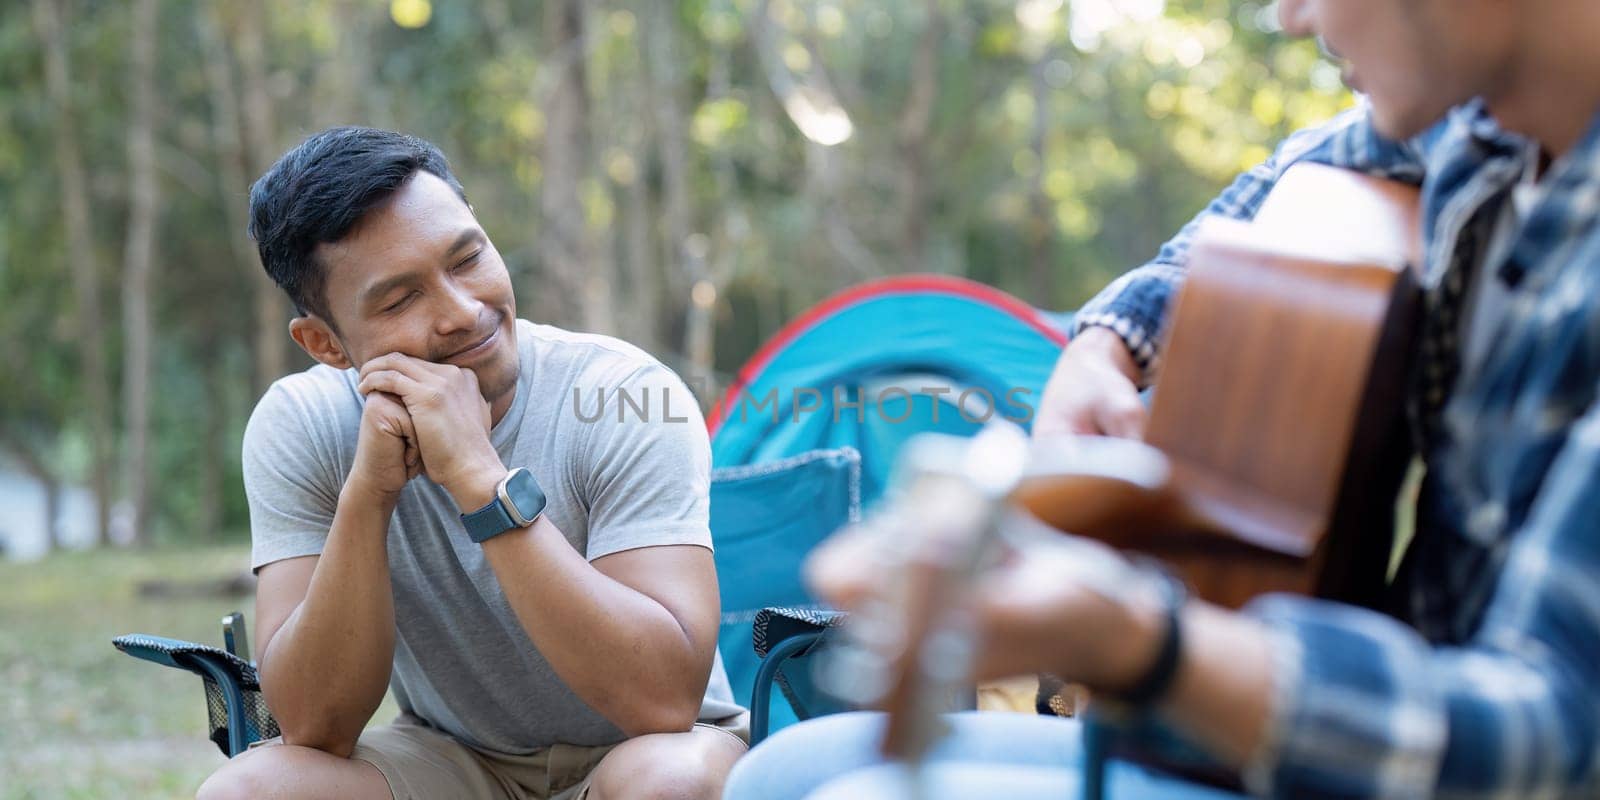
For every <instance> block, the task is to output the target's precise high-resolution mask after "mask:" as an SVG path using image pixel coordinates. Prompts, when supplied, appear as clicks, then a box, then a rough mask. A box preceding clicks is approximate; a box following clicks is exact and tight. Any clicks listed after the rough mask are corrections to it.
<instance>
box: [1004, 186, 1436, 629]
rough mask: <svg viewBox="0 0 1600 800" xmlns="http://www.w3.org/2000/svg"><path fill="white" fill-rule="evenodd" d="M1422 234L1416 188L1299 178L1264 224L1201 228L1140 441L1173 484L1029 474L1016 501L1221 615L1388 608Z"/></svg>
mask: <svg viewBox="0 0 1600 800" xmlns="http://www.w3.org/2000/svg"><path fill="white" fill-rule="evenodd" d="M1417 220H1418V213H1417V191H1416V189H1415V188H1414V187H1410V186H1406V185H1402V184H1397V183H1393V182H1388V181H1382V180H1379V179H1376V178H1370V177H1366V176H1362V175H1358V174H1355V173H1351V172H1346V171H1343V170H1337V169H1333V168H1330V167H1323V166H1319V165H1298V166H1295V167H1293V168H1291V169H1290V170H1289V171H1288V172H1287V173H1286V174H1285V175H1284V176H1283V178H1282V179H1281V180H1280V181H1279V183H1278V185H1277V186H1276V187H1275V188H1274V189H1273V191H1272V193H1271V195H1270V196H1269V197H1268V198H1267V200H1266V202H1265V204H1264V205H1263V207H1262V208H1261V209H1260V211H1259V213H1258V214H1257V215H1256V218H1255V220H1254V221H1253V222H1250V223H1243V222H1238V221H1234V220H1224V219H1214V220H1207V221H1205V222H1204V223H1202V227H1201V229H1200V231H1199V232H1198V234H1197V237H1196V239H1195V242H1194V245H1193V247H1192V249H1191V252H1190V263H1189V266H1188V272H1187V277H1186V279H1185V282H1184V286H1183V289H1182V292H1181V293H1180V295H1179V297H1178V299H1177V301H1176V308H1175V309H1174V312H1173V315H1172V322H1171V324H1170V326H1169V328H1168V330H1167V336H1166V342H1165V347H1163V349H1162V353H1163V355H1162V358H1161V363H1160V365H1159V374H1158V377H1157V379H1156V389H1155V397H1154V402H1153V405H1152V408H1151V411H1150V420H1149V424H1148V427H1147V430H1146V436H1145V440H1146V443H1147V444H1149V445H1151V446H1153V447H1154V448H1156V449H1157V450H1159V451H1160V452H1161V453H1162V454H1163V455H1165V457H1166V458H1167V459H1168V461H1169V463H1170V475H1169V479H1168V480H1167V482H1166V483H1165V485H1163V486H1161V487H1160V488H1158V489H1155V490H1151V491H1133V490H1132V489H1126V488H1125V489H1124V490H1123V492H1122V494H1123V495H1126V496H1118V495H1115V494H1113V495H1111V496H1108V495H1107V494H1105V492H1104V487H1101V491H1100V493H1099V495H1098V496H1086V495H1089V494H1090V492H1092V491H1094V490H1093V488H1092V487H1090V486H1086V485H1084V483H1083V481H1082V480H1081V478H1079V477H1078V476H1073V475H1065V474H1063V475H1051V474H1035V475H1033V476H1031V477H1029V478H1028V479H1026V480H1024V481H1023V483H1022V484H1021V486H1020V487H1019V488H1018V489H1017V490H1016V491H1015V492H1014V493H1013V499H1014V500H1016V501H1017V502H1019V503H1021V504H1022V505H1023V506H1025V507H1026V508H1027V509H1029V510H1030V511H1031V512H1032V513H1033V514H1034V515H1036V516H1038V517H1039V518H1041V519H1043V520H1044V521H1046V522H1048V523H1050V524H1051V525H1053V526H1055V527H1057V528H1059V529H1061V530H1064V531H1067V532H1070V533H1074V534H1078V535H1083V536H1089V537H1092V538H1097V539H1101V540H1103V541H1106V542H1108V543H1110V544H1112V545H1114V546H1117V547H1119V548H1124V549H1131V550H1137V551H1142V552H1145V553H1148V554H1150V555H1153V556H1155V557H1158V558H1160V559H1162V560H1164V561H1166V562H1167V563H1168V564H1169V565H1170V566H1172V567H1173V568H1174V569H1175V570H1176V571H1177V572H1178V573H1179V574H1180V576H1181V577H1183V578H1184V579H1185V580H1186V581H1187V582H1188V583H1189V585H1190V587H1191V588H1192V589H1193V590H1194V591H1195V592H1196V593H1197V594H1199V595H1200V596H1201V597H1204V598H1205V599H1207V600H1210V601H1212V602H1215V603H1218V604H1221V605H1224V606H1228V607H1237V606H1239V605H1241V604H1243V603H1244V602H1246V601H1248V600H1249V599H1250V598H1252V597H1254V596H1256V595H1258V594H1261V593H1264V592H1269V591H1291V592H1298V593H1303V594H1315V595H1319V596H1324V597H1329V598H1334V599H1339V600H1343V601H1346V602H1352V603H1358V604H1362V605H1369V606H1370V605H1374V604H1376V603H1377V602H1378V599H1379V595H1380V593H1381V591H1382V588H1383V585H1384V579H1385V575H1386V569H1387V565H1388V555H1389V550H1390V547H1391V540H1392V530H1391V528H1392V525H1391V521H1392V518H1393V510H1394V506H1393V503H1394V496H1395V491H1396V489H1397V487H1398V485H1399V482H1400V480H1401V478H1402V477H1403V473H1404V468H1405V463H1406V461H1407V455H1408V453H1409V439H1408V437H1407V436H1406V431H1405V426H1404V414H1403V406H1404V391H1403V390H1404V386H1405V380H1406V374H1407V371H1408V366H1409V364H1408V356H1409V353H1410V349H1411V347H1410V339H1411V336H1412V333H1413V321H1414V318H1415V314H1416V310H1417V305H1418V292H1417V288H1416V287H1417V284H1416V281H1415V278H1414V274H1413V270H1412V269H1411V268H1410V265H1412V264H1415V263H1418V261H1419V252H1418V246H1419V245H1418V243H1419V242H1420V236H1419V232H1418V229H1417V225H1418V222H1417ZM1037 446H1039V447H1048V446H1050V443H1048V442H1041V443H1039V445H1037Z"/></svg>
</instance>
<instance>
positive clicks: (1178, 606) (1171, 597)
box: [1108, 570, 1189, 709]
mask: <svg viewBox="0 0 1600 800" xmlns="http://www.w3.org/2000/svg"><path fill="white" fill-rule="evenodd" d="M1160 575H1161V583H1162V594H1163V595H1165V597H1163V598H1162V599H1163V600H1164V601H1165V603H1166V607H1167V608H1166V611H1167V629H1166V632H1165V634H1164V635H1163V636H1162V638H1161V649H1160V650H1159V651H1157V652H1156V660H1155V661H1154V662H1153V663H1152V664H1151V665H1150V667H1149V669H1147V670H1145V673H1144V675H1142V676H1140V677H1139V680H1137V681H1135V682H1134V684H1133V685H1132V686H1130V687H1128V688H1127V689H1124V690H1122V691H1120V692H1109V693H1108V696H1109V697H1110V699H1112V700H1114V701H1116V702H1117V703H1120V704H1122V705H1124V706H1128V707H1130V708H1134V709H1143V708H1147V707H1149V706H1151V705H1153V704H1154V703H1156V702H1157V701H1159V700H1161V698H1163V697H1165V696H1166V694H1167V692H1168V691H1169V690H1171V689H1172V683H1173V681H1174V680H1175V679H1176V678H1177V677H1178V663H1179V660H1180V657H1181V656H1182V655H1183V606H1184V603H1186V602H1187V601H1188V599H1189V593H1188V590H1187V589H1186V588H1185V587H1184V585H1183V581H1181V580H1179V579H1178V578H1177V576H1175V575H1172V574H1171V573H1168V572H1166V571H1165V570H1161V571H1160Z"/></svg>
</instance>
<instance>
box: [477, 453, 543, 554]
mask: <svg viewBox="0 0 1600 800" xmlns="http://www.w3.org/2000/svg"><path fill="white" fill-rule="evenodd" d="M494 495H495V496H494V499H493V500H490V501H489V504H488V505H486V506H484V507H483V508H480V509H478V510H477V511H474V512H472V513H470V514H462V515H461V524H462V525H464V526H465V527H466V529H467V536H468V537H470V538H471V539H472V541H474V542H478V543H479V544H482V543H483V542H486V541H488V540H490V539H493V538H494V537H496V536H499V535H500V534H502V533H505V532H506V531H509V530H514V529H516V528H521V527H526V526H528V525H532V524H533V521H534V520H535V519H538V518H539V515H540V514H543V513H544V506H545V496H544V490H543V489H541V488H539V482H538V481H537V480H534V477H533V473H531V472H529V471H528V470H526V469H524V468H522V467H517V468H516V469H513V470H511V471H510V472H508V473H506V476H505V478H503V479H501V481H500V484H499V485H498V486H496V487H495V492H494Z"/></svg>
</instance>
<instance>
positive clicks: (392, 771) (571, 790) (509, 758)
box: [251, 713, 750, 800]
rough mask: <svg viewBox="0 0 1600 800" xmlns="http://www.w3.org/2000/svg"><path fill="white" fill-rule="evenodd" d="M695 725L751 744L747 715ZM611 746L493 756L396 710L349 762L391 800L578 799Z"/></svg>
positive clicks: (563, 746)
mask: <svg viewBox="0 0 1600 800" xmlns="http://www.w3.org/2000/svg"><path fill="white" fill-rule="evenodd" d="M695 726H696V727H701V728H710V729H713V730H721V731H724V732H726V733H727V734H728V735H730V736H733V737H735V738H738V739H739V740H740V742H748V741H749V739H750V734H749V714H748V713H745V714H740V715H738V716H736V717H730V718H728V719H725V720H717V722H716V723H709V722H697V723H695ZM279 741H281V738H280V739H268V740H265V741H261V742H256V743H255V744H253V745H251V747H252V748H254V747H258V746H261V745H267V744H273V743H276V742H279ZM613 747H616V745H614V744H606V745H597V746H594V747H585V746H581V745H572V744H555V745H551V746H550V747H547V748H545V749H543V750H538V751H535V752H532V753H528V754H526V755H513V754H507V753H495V752H491V751H487V750H478V749H476V748H473V747H470V746H468V745H466V744H465V743H463V742H461V741H460V740H459V739H456V738H455V737H453V736H451V735H449V734H447V733H445V732H443V731H441V730H439V729H437V728H434V727H431V726H429V725H428V724H427V723H425V722H423V721H422V720H420V719H418V718H417V717H415V716H412V715H410V714H406V713H402V714H401V715H400V716H399V717H397V718H396V719H395V721H394V722H391V723H389V724H388V725H384V726H382V727H377V728H368V729H367V730H366V731H363V732H362V734H361V738H360V739H358V740H357V741H356V749H355V752H353V753H351V754H350V757H351V758H355V759H360V760H362V761H365V762H367V763H369V764H371V765H373V766H375V767H377V768H378V771H379V772H381V773H383V777H384V780H386V781H388V782H389V792H390V793H391V794H393V795H394V797H395V800H432V799H433V798H443V797H449V798H463V800H508V799H509V800H583V798H584V797H586V796H587V795H588V793H589V776H590V775H591V774H592V773H593V772H594V768H595V767H597V766H599V765H600V759H602V758H604V757H605V755H606V754H607V753H609V752H611V748H613Z"/></svg>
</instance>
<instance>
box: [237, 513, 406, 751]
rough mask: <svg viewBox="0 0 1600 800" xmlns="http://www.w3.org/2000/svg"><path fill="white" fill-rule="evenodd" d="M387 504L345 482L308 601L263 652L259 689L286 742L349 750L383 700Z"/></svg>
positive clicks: (390, 621)
mask: <svg viewBox="0 0 1600 800" xmlns="http://www.w3.org/2000/svg"><path fill="white" fill-rule="evenodd" d="M392 511H393V503H392V501H390V502H384V501H381V500H372V499H368V498H366V497H364V496H362V495H361V493H360V492H357V491H354V490H352V489H351V488H349V487H346V491H345V492H344V493H343V494H341V495H340V498H339V507H338V511H337V512H336V513H335V515H334V520H333V527H332V529H331V530H330V531H329V532H328V541H327V544H326V546H325V547H324V548H323V551H322V555H321V557H320V558H319V559H318V561H317V565H316V568H315V571H314V573H313V574H312V577H311V583H310V586H309V587H308V588H307V590H306V597H305V599H304V600H303V601H301V603H300V605H299V606H298V607H297V608H296V609H295V610H294V612H293V613H292V614H291V615H290V616H289V618H288V620H287V621H285V622H284V624H283V626H282V627H281V628H279V629H278V631H277V633H276V634H275V635H274V636H273V638H272V640H271V641H270V642H268V643H267V648H266V649H265V650H264V651H263V652H262V654H261V683H262V689H263V693H264V694H265V696H266V699H267V704H268V706H269V707H270V708H271V709H272V713H273V715H274V716H275V717H276V718H277V719H278V723H279V726H280V727H281V728H282V730H283V736H284V741H285V742H287V743H289V744H296V745H303V746H307V747H314V748H316V749H319V750H325V751H327V752H330V753H333V754H334V755H339V756H348V755H349V754H350V751H351V750H352V749H353V748H354V746H355V741H356V738H357V737H358V736H359V735H360V734H361V730H362V728H363V727H365V726H366V723H367V720H369V719H371V717H372V713H373V712H374V711H376V710H377V708H378V705H379V704H380V703H382V702H383V695H384V692H385V691H386V690H387V689H388V685H389V672H390V669H391V665H392V662H393V660H394V638H395V632H394V597H393V593H392V589H391V587H390V582H389V562H388V553H387V547H386V545H385V539H386V537H387V532H388V527H389V518H390V514H391V513H392Z"/></svg>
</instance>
